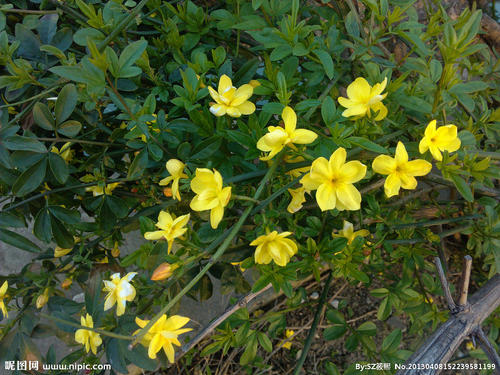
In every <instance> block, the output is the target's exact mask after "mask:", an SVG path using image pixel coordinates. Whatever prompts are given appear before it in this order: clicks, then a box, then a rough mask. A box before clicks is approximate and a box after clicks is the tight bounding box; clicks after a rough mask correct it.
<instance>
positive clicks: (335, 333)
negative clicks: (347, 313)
mask: <svg viewBox="0 0 500 375" xmlns="http://www.w3.org/2000/svg"><path fill="white" fill-rule="evenodd" d="M346 332H347V327H346V326H344V325H334V326H332V327H328V328H326V329H325V331H324V332H323V337H324V338H325V340H335V339H338V338H339V337H342V336H343V335H344V334H345V333H346Z"/></svg>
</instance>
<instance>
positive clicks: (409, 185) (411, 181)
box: [399, 173, 417, 190]
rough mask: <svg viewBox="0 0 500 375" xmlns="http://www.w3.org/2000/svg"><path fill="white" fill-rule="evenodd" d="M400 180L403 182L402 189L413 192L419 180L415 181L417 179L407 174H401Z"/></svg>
mask: <svg viewBox="0 0 500 375" xmlns="http://www.w3.org/2000/svg"><path fill="white" fill-rule="evenodd" d="M399 178H400V180H401V187H402V188H403V189H408V190H413V189H415V188H416V187H417V180H416V179H415V177H413V176H410V175H408V174H405V173H400V174H399Z"/></svg>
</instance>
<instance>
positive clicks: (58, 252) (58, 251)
mask: <svg viewBox="0 0 500 375" xmlns="http://www.w3.org/2000/svg"><path fill="white" fill-rule="evenodd" d="M71 250H73V248H71V249H63V248H62V247H59V246H56V248H55V249H54V258H60V257H62V256H64V255H66V254H69V253H70V252H71Z"/></svg>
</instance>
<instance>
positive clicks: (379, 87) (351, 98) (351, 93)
mask: <svg viewBox="0 0 500 375" xmlns="http://www.w3.org/2000/svg"><path fill="white" fill-rule="evenodd" d="M386 86H387V77H386V78H384V80H383V81H382V82H381V83H377V84H375V85H374V86H373V87H371V86H370V84H369V83H368V82H367V81H366V79H364V78H362V77H359V78H356V80H355V81H354V82H353V83H351V84H350V85H349V86H348V87H347V98H344V97H342V96H341V97H339V98H338V101H339V103H340V105H341V106H343V107H345V108H347V109H346V110H345V111H344V112H342V116H344V117H351V116H365V115H366V116H368V117H370V116H371V111H374V112H378V114H377V116H376V117H375V120H376V121H379V120H382V119H383V118H385V116H387V107H386V106H385V105H384V104H383V103H382V100H383V99H384V98H385V97H386V96H387V93H386V94H382V91H384V90H385V87H386Z"/></svg>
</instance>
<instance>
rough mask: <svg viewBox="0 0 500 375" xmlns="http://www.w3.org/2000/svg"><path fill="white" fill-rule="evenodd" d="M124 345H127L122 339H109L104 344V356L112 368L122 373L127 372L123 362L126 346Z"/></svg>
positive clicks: (125, 364)
mask: <svg viewBox="0 0 500 375" xmlns="http://www.w3.org/2000/svg"><path fill="white" fill-rule="evenodd" d="M124 345H127V343H124V342H123V341H122V340H118V339H111V340H109V342H108V344H107V345H106V357H107V358H108V362H109V364H110V365H111V367H112V368H113V370H115V371H117V372H120V373H122V374H128V370H127V363H126V362H125V353H126V352H127V348H125V347H124Z"/></svg>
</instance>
